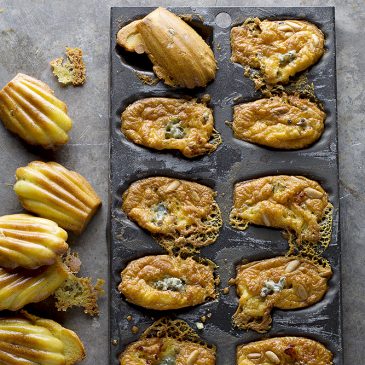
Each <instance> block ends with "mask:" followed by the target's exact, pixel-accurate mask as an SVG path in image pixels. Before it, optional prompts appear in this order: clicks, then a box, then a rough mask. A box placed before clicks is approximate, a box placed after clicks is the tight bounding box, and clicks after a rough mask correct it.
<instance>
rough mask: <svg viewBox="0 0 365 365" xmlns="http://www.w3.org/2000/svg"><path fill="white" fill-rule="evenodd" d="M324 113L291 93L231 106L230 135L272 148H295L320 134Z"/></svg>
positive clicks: (302, 145)
mask: <svg viewBox="0 0 365 365" xmlns="http://www.w3.org/2000/svg"><path fill="white" fill-rule="evenodd" d="M325 117H326V114H325V113H324V112H323V111H322V110H320V109H319V108H318V106H317V105H316V104H315V103H312V102H311V101H310V100H308V99H302V98H299V97H298V96H294V95H290V96H287V95H283V96H274V97H272V98H269V99H260V100H256V101H253V102H251V103H245V104H239V105H236V106H235V107H234V114H233V125H232V128H233V132H234V136H235V137H236V138H238V139H242V140H244V141H247V142H252V143H256V144H260V145H263V146H268V147H272V148H281V149H299V148H304V147H307V146H309V145H311V144H312V143H313V142H315V141H316V140H317V139H318V138H319V137H320V136H321V135H322V133H323V129H324V120H325Z"/></svg>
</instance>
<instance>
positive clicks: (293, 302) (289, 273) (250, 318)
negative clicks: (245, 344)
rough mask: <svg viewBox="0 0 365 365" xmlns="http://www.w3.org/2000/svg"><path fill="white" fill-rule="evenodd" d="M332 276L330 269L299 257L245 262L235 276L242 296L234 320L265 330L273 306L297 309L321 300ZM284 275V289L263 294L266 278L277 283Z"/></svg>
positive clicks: (268, 324)
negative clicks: (263, 295) (264, 295)
mask: <svg viewBox="0 0 365 365" xmlns="http://www.w3.org/2000/svg"><path fill="white" fill-rule="evenodd" d="M289 264H290V265H289ZM331 276H332V270H331V269H330V268H327V267H326V268H323V267H322V266H320V265H318V264H314V263H313V262H311V261H309V260H305V259H302V258H296V257H275V258H273V259H268V260H262V261H254V262H251V263H249V264H246V265H241V266H239V267H238V270H237V277H236V279H235V284H236V286H237V295H238V296H239V297H240V299H239V306H238V309H237V311H236V313H235V314H234V316H233V321H234V323H235V324H236V325H237V326H238V327H241V328H244V329H253V330H256V331H257V332H265V331H267V330H268V329H269V328H270V324H271V316H270V312H271V310H272V308H274V307H275V308H279V309H297V308H304V307H308V306H310V305H312V304H314V303H317V302H318V301H320V300H321V299H322V297H323V296H324V294H325V293H326V292H327V289H328V285H327V281H328V280H329V278H330V277H331ZM280 278H285V286H284V288H283V289H282V290H281V291H279V292H277V293H271V294H269V295H267V296H266V297H262V296H261V295H260V293H261V289H262V288H263V287H264V286H265V282H266V281H268V280H273V281H274V282H276V283H277V282H278V281H279V280H280Z"/></svg>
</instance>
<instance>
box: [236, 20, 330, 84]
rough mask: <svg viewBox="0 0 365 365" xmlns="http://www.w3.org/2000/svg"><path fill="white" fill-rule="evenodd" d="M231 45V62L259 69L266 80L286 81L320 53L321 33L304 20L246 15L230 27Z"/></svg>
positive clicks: (273, 81) (311, 63) (305, 67)
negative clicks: (259, 17) (236, 24)
mask: <svg viewBox="0 0 365 365" xmlns="http://www.w3.org/2000/svg"><path fill="white" fill-rule="evenodd" d="M231 47H232V61H233V62H237V63H240V64H242V65H244V66H249V67H252V68H255V69H259V70H260V72H261V73H262V76H263V78H264V81H265V82H266V83H268V84H277V83H282V84H285V83H288V82H289V79H290V77H292V76H294V75H295V74H296V73H298V72H300V71H304V70H306V69H307V68H308V67H310V66H312V65H313V64H315V63H316V62H317V61H318V60H319V59H320V58H321V57H322V55H323V53H324V35H323V33H322V32H321V31H320V29H318V28H317V27H316V26H315V25H314V24H312V23H309V22H307V21H304V20H291V19H290V20H289V19H288V20H274V21H272V20H262V21H261V20H260V19H258V18H249V19H247V20H246V21H245V22H244V23H243V25H241V26H237V27H233V28H232V30H231Z"/></svg>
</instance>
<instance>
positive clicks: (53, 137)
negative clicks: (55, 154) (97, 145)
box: [0, 74, 72, 149]
mask: <svg viewBox="0 0 365 365" xmlns="http://www.w3.org/2000/svg"><path fill="white" fill-rule="evenodd" d="M53 93H54V92H53V90H52V89H50V88H49V87H48V85H47V84H45V83H44V82H42V81H39V80H37V79H35V78H33V77H30V76H27V75H24V74H18V75H17V76H15V78H14V79H13V80H11V81H10V82H9V83H8V84H7V85H6V86H5V87H4V88H3V89H2V90H1V91H0V119H1V120H2V122H3V123H4V125H5V127H6V128H7V129H9V130H10V131H11V132H13V133H15V134H17V135H18V136H19V137H20V138H22V139H24V140H25V141H26V142H28V143H29V144H32V145H40V146H42V147H44V148H52V149H53V148H56V147H57V146H59V145H63V144H65V143H67V141H68V134H67V132H68V131H69V130H70V129H71V128H72V121H71V119H70V118H69V116H68V115H67V107H66V104H65V103H64V102H62V101H61V100H59V99H57V98H56V97H55V96H54V95H53Z"/></svg>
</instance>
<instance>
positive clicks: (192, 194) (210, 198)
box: [122, 177, 222, 250]
mask: <svg viewBox="0 0 365 365" xmlns="http://www.w3.org/2000/svg"><path fill="white" fill-rule="evenodd" d="M215 195H216V194H215V192H214V191H213V190H212V189H210V188H208V187H207V186H205V185H201V184H198V183H195V182H190V181H186V180H177V179H172V178H169V177H150V178H147V179H142V180H139V181H136V182H134V183H133V184H131V186H130V187H129V188H128V189H127V190H126V191H125V192H124V194H123V206H122V207H123V210H124V211H125V212H126V213H127V215H128V217H129V218H130V219H132V220H133V221H135V222H137V223H138V225H140V226H141V227H142V228H144V229H146V230H148V231H150V232H151V233H152V234H153V235H154V236H155V238H156V239H157V240H158V241H159V243H160V244H161V245H162V246H164V247H165V248H167V249H169V250H172V249H173V248H178V247H184V246H185V247H186V246H188V245H189V246H193V247H201V246H206V245H209V244H211V243H213V242H214V241H215V240H216V239H217V237H218V234H219V229H220V227H221V226H222V219H221V214H220V210H219V207H218V205H217V203H216V202H215V200H214V197H215Z"/></svg>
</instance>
